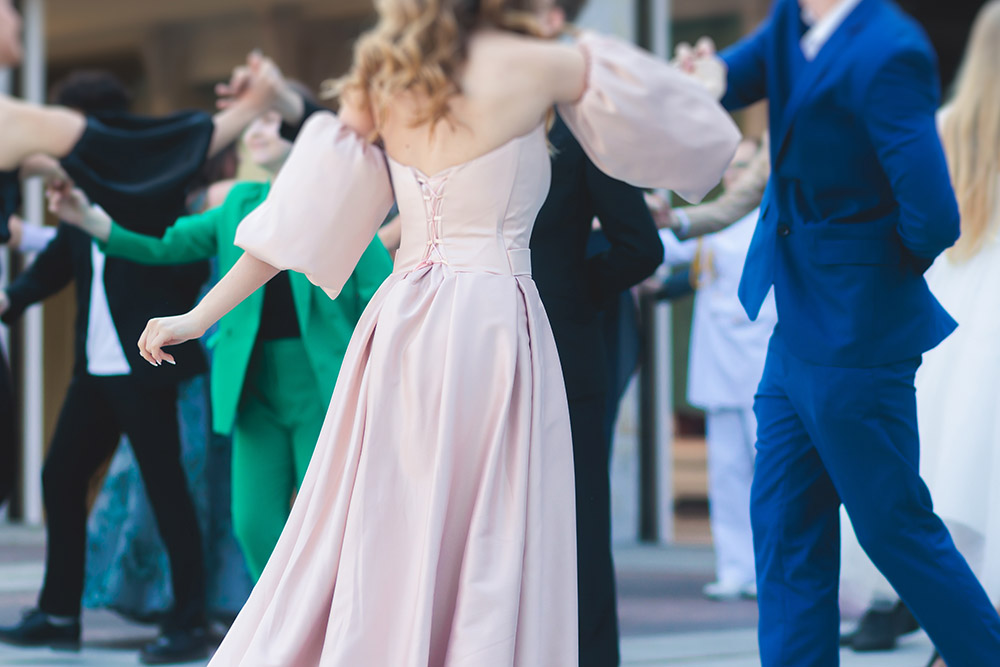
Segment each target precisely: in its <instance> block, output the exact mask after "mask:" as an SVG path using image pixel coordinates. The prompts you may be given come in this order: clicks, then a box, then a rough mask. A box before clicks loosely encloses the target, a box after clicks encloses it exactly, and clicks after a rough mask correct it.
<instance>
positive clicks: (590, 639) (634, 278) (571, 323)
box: [531, 0, 663, 667]
mask: <svg viewBox="0 0 1000 667" xmlns="http://www.w3.org/2000/svg"><path fill="white" fill-rule="evenodd" d="M583 4H584V0H556V2H555V8H554V9H553V10H551V11H550V12H548V13H547V14H546V16H545V19H544V24H545V26H546V27H547V28H548V29H550V30H552V32H553V33H556V32H559V31H560V30H561V28H562V26H563V23H564V22H565V21H567V20H569V21H572V20H574V19H575V18H576V16H577V14H578V13H579V11H580V9H581V8H582V6H583ZM549 141H550V142H551V143H552V146H553V149H554V156H553V161H552V186H551V188H550V190H549V196H548V199H547V200H546V202H545V205H544V206H543V207H542V210H541V211H540V212H539V214H538V219H537V220H536V222H535V228H534V231H533V233H532V236H531V267H532V276H533V278H534V280H535V283H536V285H537V286H538V291H539V293H540V295H541V297H542V303H543V304H544V305H545V310H546V312H547V313H548V316H549V321H550V323H551V325H552V331H553V334H554V335H555V340H556V346H557V348H558V350H559V358H560V360H561V362H562V369H563V375H564V378H565V382H566V393H567V396H568V398H569V411H570V425H571V428H572V432H573V455H574V460H575V468H576V470H575V472H576V517H577V521H576V530H577V568H578V581H579V583H578V590H579V614H580V665H581V666H583V667H609V666H614V665H618V664H619V660H620V658H619V650H618V613H617V607H616V599H615V573H614V564H613V562H612V557H611V490H610V475H609V469H608V467H609V466H608V463H609V458H610V453H611V442H610V439H609V438H608V437H607V435H606V431H605V415H606V414H607V412H608V398H607V397H608V394H609V389H608V387H609V385H610V384H611V381H610V378H609V370H608V367H607V366H608V364H607V361H606V356H607V352H606V351H605V345H606V343H605V336H604V325H603V320H602V317H603V316H602V311H604V310H605V308H606V307H608V306H611V305H614V304H615V302H616V300H617V299H618V298H619V296H620V295H621V293H622V292H623V291H625V290H627V289H628V288H630V287H632V286H633V285H636V284H637V283H639V282H641V281H642V280H644V279H645V278H647V277H648V276H649V275H651V274H652V273H653V272H654V271H655V270H656V268H657V267H658V266H659V265H660V263H661V262H662V261H663V245H662V244H661V243H660V238H659V236H658V234H657V232H656V224H655V223H654V222H653V218H652V216H651V215H650V212H649V209H648V208H647V206H646V204H645V201H644V200H643V193H642V192H641V191H640V190H638V189H636V188H633V187H632V186H630V185H627V184H625V183H622V182H620V181H616V180H614V179H612V178H610V177H609V176H607V175H605V174H604V173H602V172H601V171H600V170H598V169H597V167H595V166H594V165H593V164H592V163H591V162H590V160H589V159H588V158H587V156H586V155H585V154H584V152H583V149H582V148H581V147H580V144H578V143H577V141H576V139H574V138H573V135H572V134H570V131H569V129H568V128H567V127H566V125H565V124H564V123H563V122H562V120H561V119H559V118H557V119H556V121H555V125H554V126H553V128H552V130H551V131H550V133H549ZM595 217H597V218H598V219H599V220H600V222H601V230H602V231H603V234H604V235H605V236H606V237H607V241H608V246H607V249H606V250H604V251H603V252H600V253H598V254H596V255H592V256H589V257H588V256H587V245H588V240H589V239H590V236H591V230H592V227H593V221H594V218H595Z"/></svg>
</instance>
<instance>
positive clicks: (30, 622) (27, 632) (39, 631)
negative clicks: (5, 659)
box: [0, 609, 80, 651]
mask: <svg viewBox="0 0 1000 667" xmlns="http://www.w3.org/2000/svg"><path fill="white" fill-rule="evenodd" d="M0 642H3V643H5V644H13V645H14V646H48V647H50V648H54V649H57V650H60V651H79V650H80V621H76V622H75V623H69V624H67V625H57V624H55V623H52V622H50V621H49V616H48V614H46V613H45V612H43V611H41V610H40V609H29V610H27V611H26V612H24V615H23V616H22V617H21V622H20V623H18V624H17V625H13V626H10V627H6V628H0Z"/></svg>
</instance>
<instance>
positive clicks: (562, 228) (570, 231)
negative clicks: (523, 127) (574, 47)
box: [531, 118, 663, 399]
mask: <svg viewBox="0 0 1000 667" xmlns="http://www.w3.org/2000/svg"><path fill="white" fill-rule="evenodd" d="M549 140H550V142H551V143H552V145H553V148H554V150H555V154H554V157H553V160H552V186H551V188H550V190H549V196H548V198H547V199H546V200H545V205H544V206H543V207H542V210H541V211H540V212H539V214H538V219H537V221H536V222H535V228H534V231H533V232H532V235H531V272H532V276H533V277H534V280H535V283H536V285H537V286H538V291H539V293H540V295H541V297H542V303H543V304H544V306H545V310H546V312H547V313H548V316H549V321H550V322H551V324H552V331H553V334H554V335H555V339H556V346H557V347H558V349H559V358H560V360H561V361H562V367H563V375H564V377H565V380H566V392H567V395H568V396H569V398H570V399H573V398H578V397H582V396H590V395H594V394H602V393H604V392H605V389H606V387H607V380H606V374H607V370H606V368H605V351H604V341H603V335H602V330H601V318H600V314H601V311H602V310H603V309H604V308H605V307H606V306H607V305H608V304H609V303H610V302H611V300H612V299H614V298H616V297H617V296H618V295H619V294H621V292H623V291H624V290H626V289H628V288H630V287H632V286H633V285H636V284H638V283H640V282H642V281H643V280H644V279H646V278H647V277H649V276H650V275H652V274H653V272H654V271H656V269H657V267H658V266H659V265H660V263H661V262H662V261H663V244H662V243H661V242H660V236H659V234H658V233H657V231H656V223H655V222H654V221H653V218H652V215H651V214H650V212H649V208H648V207H647V206H646V202H645V201H644V199H643V194H642V191H641V190H639V189H638V188H634V187H632V186H631V185H628V184H627V183H623V182H621V181H617V180H615V179H613V178H611V177H610V176H608V175H606V174H604V173H603V172H602V171H600V170H599V169H598V168H597V167H595V166H594V164H593V163H592V162H591V161H590V160H589V159H588V158H587V156H586V154H585V153H584V152H583V148H582V147H581V146H580V144H579V143H577V141H576V139H575V138H574V137H573V135H572V134H571V133H570V131H569V128H567V127H566V125H565V123H563V122H562V120H561V119H559V118H557V119H556V123H555V125H554V126H553V128H552V131H551V132H550V133H549ZM595 217H597V218H599V219H600V221H601V228H602V229H603V230H604V234H605V235H606V237H607V239H608V241H609V243H610V248H609V249H608V250H606V251H604V252H601V253H599V254H597V255H594V256H591V257H587V241H588V238H589V237H590V231H591V228H592V223H593V220H594V218H595Z"/></svg>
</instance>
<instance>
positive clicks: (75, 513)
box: [38, 376, 120, 616]
mask: <svg viewBox="0 0 1000 667" xmlns="http://www.w3.org/2000/svg"><path fill="white" fill-rule="evenodd" d="M105 388H106V386H105V385H104V384H103V379H98V378H93V377H90V376H82V377H76V378H74V379H73V381H72V382H71V383H70V386H69V391H68V392H67V393H66V400H65V402H64V403H63V407H62V411H61V412H60V413H59V422H58V423H57V424H56V431H55V435H54V436H53V438H52V445H51V447H50V448H49V453H48V456H47V457H46V459H45V467H44V468H43V470H42V491H43V501H44V504H45V515H46V522H45V532H46V537H47V541H46V554H45V582H44V584H43V586H42V592H41V595H40V596H39V601H38V606H39V608H41V610H42V611H44V612H46V613H49V614H54V615H56V616H77V615H79V613H80V597H81V596H82V595H83V573H84V560H85V556H86V549H87V487H88V484H89V482H90V478H91V477H92V476H93V474H94V472H95V471H96V470H97V469H98V468H99V467H100V465H101V463H103V462H104V461H105V460H106V459H107V458H108V456H110V455H111V452H113V451H114V449H115V447H116V446H117V445H118V438H119V436H120V431H119V427H118V423H117V421H116V417H115V414H114V411H113V410H112V407H111V403H110V401H109V398H108V396H107V394H106V392H105V391H104V390H105Z"/></svg>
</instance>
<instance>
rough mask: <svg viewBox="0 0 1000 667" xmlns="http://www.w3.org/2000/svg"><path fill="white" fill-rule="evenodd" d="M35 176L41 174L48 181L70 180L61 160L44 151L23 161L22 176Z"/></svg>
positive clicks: (24, 177)
mask: <svg viewBox="0 0 1000 667" xmlns="http://www.w3.org/2000/svg"><path fill="white" fill-rule="evenodd" d="M33 176H41V177H42V178H44V179H45V180H47V181H68V180H69V176H68V175H67V174H66V171H65V170H64V169H63V168H62V165H61V164H59V160H57V159H55V158H53V157H49V156H48V155H44V154H42V153H35V154H34V155H31V156H29V157H28V158H26V159H25V160H24V162H22V163H21V178H22V179H27V178H32V177H33Z"/></svg>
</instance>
